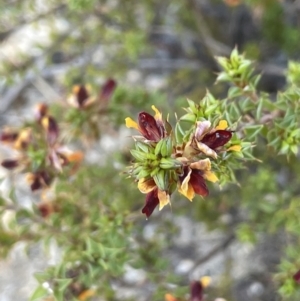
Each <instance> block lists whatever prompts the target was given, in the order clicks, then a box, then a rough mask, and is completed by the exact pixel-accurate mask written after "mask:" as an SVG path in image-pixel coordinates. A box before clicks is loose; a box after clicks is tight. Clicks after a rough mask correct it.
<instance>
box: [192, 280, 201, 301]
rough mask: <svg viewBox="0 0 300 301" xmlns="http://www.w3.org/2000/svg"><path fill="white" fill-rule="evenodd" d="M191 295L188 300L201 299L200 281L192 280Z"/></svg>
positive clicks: (197, 300) (199, 300)
mask: <svg viewBox="0 0 300 301" xmlns="http://www.w3.org/2000/svg"><path fill="white" fill-rule="evenodd" d="M190 292H191V297H190V300H189V301H203V286H202V284H201V282H200V281H193V282H192V283H191V286H190Z"/></svg>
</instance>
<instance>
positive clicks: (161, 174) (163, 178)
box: [153, 169, 169, 191]
mask: <svg viewBox="0 0 300 301" xmlns="http://www.w3.org/2000/svg"><path fill="white" fill-rule="evenodd" d="M168 179H169V176H168V171H167V170H163V169H160V170H159V171H158V172H157V174H156V175H154V176H153V180H154V182H155V184H156V186H157V187H158V189H160V190H162V191H166V190H167V188H168V186H169V183H168V182H169V181H168Z"/></svg>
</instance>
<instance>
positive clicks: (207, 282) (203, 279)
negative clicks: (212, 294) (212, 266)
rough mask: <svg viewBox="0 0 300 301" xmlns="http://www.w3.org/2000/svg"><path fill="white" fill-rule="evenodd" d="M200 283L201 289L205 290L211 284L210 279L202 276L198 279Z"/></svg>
mask: <svg viewBox="0 0 300 301" xmlns="http://www.w3.org/2000/svg"><path fill="white" fill-rule="evenodd" d="M200 282H201V284H202V286H203V288H206V287H208V286H209V285H210V284H211V277H209V276H203V277H201V278H200Z"/></svg>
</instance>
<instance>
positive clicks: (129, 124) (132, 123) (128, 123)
mask: <svg viewBox="0 0 300 301" xmlns="http://www.w3.org/2000/svg"><path fill="white" fill-rule="evenodd" d="M125 122H126V126H127V127H128V128H134V129H137V130H138V129H139V126H138V124H137V123H136V122H135V121H134V120H132V119H131V118H130V117H127V118H125Z"/></svg>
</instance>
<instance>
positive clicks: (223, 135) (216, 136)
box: [201, 130, 232, 149]
mask: <svg viewBox="0 0 300 301" xmlns="http://www.w3.org/2000/svg"><path fill="white" fill-rule="evenodd" d="M231 137H232V132H231V131H226V130H218V131H215V132H214V133H212V134H206V135H205V136H204V137H203V139H202V140H201V142H202V143H204V144H206V145H207V146H208V147H210V148H211V149H216V148H218V147H220V146H223V145H224V144H226V143H227V142H228V141H229V140H230V139H231Z"/></svg>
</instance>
